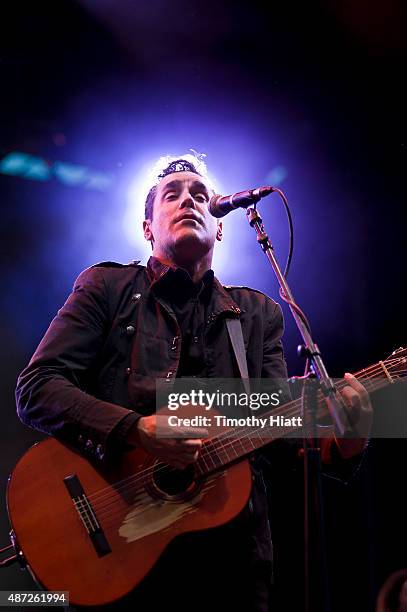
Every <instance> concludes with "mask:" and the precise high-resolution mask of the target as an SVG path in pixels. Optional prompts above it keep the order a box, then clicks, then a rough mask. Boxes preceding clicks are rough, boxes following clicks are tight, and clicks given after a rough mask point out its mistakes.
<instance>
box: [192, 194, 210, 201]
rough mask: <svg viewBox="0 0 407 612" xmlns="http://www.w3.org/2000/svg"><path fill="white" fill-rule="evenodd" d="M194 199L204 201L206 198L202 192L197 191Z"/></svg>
mask: <svg viewBox="0 0 407 612" xmlns="http://www.w3.org/2000/svg"><path fill="white" fill-rule="evenodd" d="M195 200H198V202H206V201H207V198H206V195H205V194H203V193H197V194H196V196H195Z"/></svg>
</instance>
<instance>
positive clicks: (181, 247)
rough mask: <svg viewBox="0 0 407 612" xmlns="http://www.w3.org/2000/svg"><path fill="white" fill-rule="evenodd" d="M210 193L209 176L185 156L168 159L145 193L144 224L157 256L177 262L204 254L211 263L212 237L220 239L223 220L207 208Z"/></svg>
mask: <svg viewBox="0 0 407 612" xmlns="http://www.w3.org/2000/svg"><path fill="white" fill-rule="evenodd" d="M197 161H198V162H199V160H198V159H197ZM213 193H214V191H213V187H212V185H211V183H210V181H209V179H208V177H207V176H206V175H205V174H204V173H201V172H198V170H197V168H196V165H195V164H194V163H192V162H190V161H188V160H186V159H184V158H181V159H176V160H173V161H171V162H170V163H169V164H168V165H167V167H166V168H165V169H164V170H163V171H162V172H161V173H160V174H159V175H158V182H157V183H156V184H155V185H154V186H153V187H152V188H151V189H150V191H149V193H148V195H147V199H146V204H145V221H144V223H143V228H144V236H145V238H146V240H149V241H150V242H151V244H152V247H153V254H154V255H155V256H156V257H160V258H164V259H166V260H171V261H174V262H178V263H180V264H182V262H185V263H191V262H194V261H196V260H198V259H202V258H203V257H207V258H209V264H210V263H211V260H212V253H213V247H214V243H215V240H216V239H217V240H221V238H222V223H219V222H218V221H217V220H216V219H215V218H214V217H212V215H211V214H210V213H209V209H208V202H209V199H210V198H211V196H212V195H213Z"/></svg>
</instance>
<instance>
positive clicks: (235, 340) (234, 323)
mask: <svg viewBox="0 0 407 612" xmlns="http://www.w3.org/2000/svg"><path fill="white" fill-rule="evenodd" d="M226 327H227V329H228V334H229V338H230V341H231V343H232V347H233V352H234V354H235V358H236V361H237V365H238V368H239V373H240V376H241V378H242V379H243V385H244V388H245V391H246V393H247V394H248V395H250V383H249V371H248V369H247V360H246V351H245V348H244V340H243V333H242V324H241V323H240V319H237V318H236V319H235V318H227V319H226Z"/></svg>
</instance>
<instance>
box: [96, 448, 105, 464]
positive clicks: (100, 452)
mask: <svg viewBox="0 0 407 612" xmlns="http://www.w3.org/2000/svg"><path fill="white" fill-rule="evenodd" d="M96 455H97V456H98V458H99V459H101V460H102V459H103V457H104V452H103V446H102V445H101V444H98V445H97V447H96Z"/></svg>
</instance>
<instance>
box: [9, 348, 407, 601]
mask: <svg viewBox="0 0 407 612" xmlns="http://www.w3.org/2000/svg"><path fill="white" fill-rule="evenodd" d="M406 354H407V349H398V350H397V351H395V352H394V353H393V354H392V355H391V356H390V357H389V358H388V359H386V360H385V361H380V362H378V363H376V364H375V365H372V366H370V367H368V368H366V369H364V370H361V371H360V372H357V373H356V374H355V376H356V377H357V378H358V379H360V380H361V381H362V382H363V384H364V385H365V387H366V388H367V389H368V391H369V392H370V391H374V390H376V389H378V388H380V387H383V386H384V385H385V384H386V383H391V382H393V381H394V380H395V379H397V378H400V377H402V376H403V375H404V374H405V372H406V368H407V357H406ZM345 384H346V383H345V382H344V381H342V382H341V383H339V388H341V385H342V386H345ZM323 411H326V408H325V402H324V400H323V398H322V395H320V396H319V398H318V412H320V413H321V414H322V412H323ZM269 414H270V415H271V414H272V415H273V416H278V415H280V416H282V417H289V418H288V419H287V420H288V421H290V422H292V419H291V417H295V416H300V415H301V401H300V400H294V401H290V402H289V403H287V404H285V405H284V406H281V407H279V408H277V409H274V410H273V411H272V413H271V412H270V413H269ZM262 416H265V415H262ZM275 429H276V428H274V429H273V438H271V437H270V432H267V431H265V430H264V429H261V430H259V431H256V430H254V429H253V428H250V430H249V429H248V430H247V431H246V430H245V428H244V427H243V428H241V427H240V428H239V429H238V430H233V429H232V430H230V429H229V430H227V431H224V432H222V433H220V434H218V435H215V436H213V437H210V438H208V439H206V440H205V441H204V444H203V446H202V450H201V453H200V456H199V459H198V461H197V462H196V463H195V464H193V465H191V466H189V467H188V468H187V469H186V470H182V471H181V470H176V469H174V468H172V467H170V466H168V465H166V464H164V463H163V462H162V461H161V460H159V459H157V458H153V457H151V456H149V455H147V454H146V453H145V452H144V451H143V450H140V449H134V450H131V451H129V452H126V453H123V454H122V455H120V457H118V458H117V459H115V461H114V462H112V463H111V464H109V465H106V466H105V465H101V464H98V465H95V464H93V463H91V462H90V461H89V460H88V459H86V458H84V457H83V456H82V455H81V454H80V453H79V452H77V451H76V450H74V449H72V448H70V447H68V446H66V445H65V444H63V443H61V442H59V441H58V440H56V439H54V438H50V439H47V440H45V441H42V442H39V443H37V444H35V445H34V446H33V447H32V448H30V449H29V450H28V451H27V452H26V453H25V455H24V456H23V457H22V458H21V459H20V461H19V462H18V463H17V465H16V467H15V468H14V470H13V472H12V474H11V476H10V478H9V483H8V489H7V505H8V513H9V517H10V522H11V526H12V530H13V531H12V538H13V541H14V544H15V547H16V548H17V550H18V551H20V553H21V554H20V557H23V558H24V564H25V566H26V567H27V568H28V569H29V570H30V572H31V574H32V576H33V577H34V579H35V580H36V581H37V582H38V583H39V584H40V586H41V587H42V588H45V589H47V590H50V591H69V593H70V602H71V603H72V604H74V605H82V606H95V605H103V604H107V603H110V602H113V601H115V600H117V599H119V598H121V597H123V596H124V595H126V594H127V593H129V592H130V591H131V590H133V589H134V588H135V587H136V586H137V585H138V584H139V583H140V582H141V580H142V579H143V578H144V577H145V576H146V575H147V573H148V572H149V570H150V569H151V568H152V567H153V566H154V564H155V563H156V561H157V560H158V558H159V557H160V555H161V554H162V552H163V551H164V549H165V548H166V546H167V545H168V544H169V542H170V541H171V540H172V539H173V538H175V537H176V536H178V535H179V534H182V533H184V532H192V531H195V530H203V529H209V528H213V527H217V526H219V525H222V524H224V523H226V522H228V521H230V520H231V519H233V518H234V517H235V516H237V514H238V513H239V512H240V511H241V510H242V509H243V508H244V506H245V505H246V504H247V502H248V499H249V496H250V491H251V472H250V465H249V461H248V458H249V455H250V454H251V453H253V451H255V450H257V449H260V448H262V447H263V446H265V445H266V444H269V443H272V442H273V440H275V439H277V438H278V437H282V436H284V435H287V433H288V430H286V429H285V428H284V427H279V428H278V431H279V434H278V435H275V433H274V432H275ZM289 431H291V432H292V427H290V428H289ZM301 435H302V434H301V431H299V436H301Z"/></svg>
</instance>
